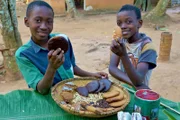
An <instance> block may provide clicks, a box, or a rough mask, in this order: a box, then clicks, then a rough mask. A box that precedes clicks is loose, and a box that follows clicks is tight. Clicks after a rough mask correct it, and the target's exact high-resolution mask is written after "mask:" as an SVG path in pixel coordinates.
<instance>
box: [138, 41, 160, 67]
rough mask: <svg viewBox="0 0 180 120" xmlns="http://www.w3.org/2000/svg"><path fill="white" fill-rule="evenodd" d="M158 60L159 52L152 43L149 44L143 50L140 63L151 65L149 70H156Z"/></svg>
mask: <svg viewBox="0 0 180 120" xmlns="http://www.w3.org/2000/svg"><path fill="white" fill-rule="evenodd" d="M156 60H157V52H156V50H155V48H154V46H153V44H152V43H151V42H150V43H147V44H146V45H145V46H144V47H143V49H142V52H141V55H140V57H139V60H138V63H140V62H146V63H148V64H149V69H154V68H155V67H156Z"/></svg>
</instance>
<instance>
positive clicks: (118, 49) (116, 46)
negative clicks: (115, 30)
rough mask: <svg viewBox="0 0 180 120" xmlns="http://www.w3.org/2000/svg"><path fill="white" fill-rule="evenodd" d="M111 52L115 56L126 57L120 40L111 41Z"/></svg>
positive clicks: (124, 48)
mask: <svg viewBox="0 0 180 120" xmlns="http://www.w3.org/2000/svg"><path fill="white" fill-rule="evenodd" d="M110 49H111V51H112V52H113V53H114V54H116V55H117V56H120V57H123V56H126V55H127V52H126V47H125V45H124V43H123V42H122V40H121V39H119V38H118V39H117V40H113V41H112V44H111V48H110Z"/></svg>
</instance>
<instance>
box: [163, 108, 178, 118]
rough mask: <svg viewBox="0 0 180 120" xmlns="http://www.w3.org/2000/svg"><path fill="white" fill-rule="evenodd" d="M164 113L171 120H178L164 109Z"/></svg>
mask: <svg viewBox="0 0 180 120" xmlns="http://www.w3.org/2000/svg"><path fill="white" fill-rule="evenodd" d="M163 113H164V114H165V115H166V116H167V117H168V119H169V120H176V118H174V117H173V116H172V115H171V114H170V112H168V111H167V110H165V109H164V110H163Z"/></svg>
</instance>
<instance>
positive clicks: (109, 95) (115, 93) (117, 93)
mask: <svg viewBox="0 0 180 120" xmlns="http://www.w3.org/2000/svg"><path fill="white" fill-rule="evenodd" d="M117 95H119V91H116V90H114V91H110V92H106V93H104V94H103V98H105V99H107V98H111V97H114V96H117Z"/></svg>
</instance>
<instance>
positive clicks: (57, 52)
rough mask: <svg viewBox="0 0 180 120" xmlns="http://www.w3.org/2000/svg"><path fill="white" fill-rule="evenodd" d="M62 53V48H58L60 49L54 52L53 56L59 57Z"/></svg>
mask: <svg viewBox="0 0 180 120" xmlns="http://www.w3.org/2000/svg"><path fill="white" fill-rule="evenodd" d="M60 52H61V48H58V49H56V50H55V51H54V52H53V54H52V55H53V56H56V55H58V54H59V53H60Z"/></svg>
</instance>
